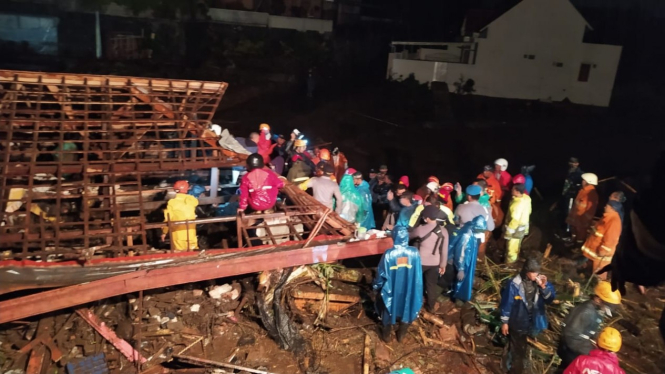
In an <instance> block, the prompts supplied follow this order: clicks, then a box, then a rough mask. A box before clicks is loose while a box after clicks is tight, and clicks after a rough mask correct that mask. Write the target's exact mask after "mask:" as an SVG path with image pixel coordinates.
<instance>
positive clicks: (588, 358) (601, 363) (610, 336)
mask: <svg viewBox="0 0 665 374" xmlns="http://www.w3.org/2000/svg"><path fill="white" fill-rule="evenodd" d="M621 343H622V339H621V333H620V332H619V330H617V329H615V328H614V327H605V328H604V329H603V331H601V332H600V335H599V336H598V342H597V343H596V345H598V348H596V349H593V350H592V351H591V352H589V354H588V355H583V356H579V357H577V358H576V359H575V361H573V362H572V363H571V364H570V365H569V366H568V367H567V368H566V370H565V371H564V372H563V374H593V373H602V374H625V371H623V369H621V367H620V366H619V357H617V354H616V353H617V352H619V350H620V349H621Z"/></svg>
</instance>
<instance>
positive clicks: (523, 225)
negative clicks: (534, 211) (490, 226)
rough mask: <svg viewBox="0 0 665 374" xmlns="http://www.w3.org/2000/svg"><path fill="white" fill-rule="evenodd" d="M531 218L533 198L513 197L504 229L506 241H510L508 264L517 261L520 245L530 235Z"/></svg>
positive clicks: (507, 255) (507, 254) (524, 195)
mask: <svg viewBox="0 0 665 374" xmlns="http://www.w3.org/2000/svg"><path fill="white" fill-rule="evenodd" d="M530 216H531V198H530V197H529V195H527V194H523V195H522V196H520V197H515V196H513V198H512V200H511V201H510V207H509V208H508V214H507V215H506V224H505V225H504V227H503V231H504V239H506V240H508V248H507V249H508V251H507V253H506V263H509V264H512V263H513V262H515V261H517V256H518V255H519V253H520V245H521V244H522V239H524V236H525V235H528V234H529V217H530Z"/></svg>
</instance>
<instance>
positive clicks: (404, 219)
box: [395, 204, 418, 227]
mask: <svg viewBox="0 0 665 374" xmlns="http://www.w3.org/2000/svg"><path fill="white" fill-rule="evenodd" d="M417 207H418V205H416V204H411V206H404V207H402V209H400V211H399V215H398V216H397V221H395V227H397V226H401V227H409V223H410V222H411V216H412V215H413V212H415V211H416V208H417Z"/></svg>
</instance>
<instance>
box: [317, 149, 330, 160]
mask: <svg viewBox="0 0 665 374" xmlns="http://www.w3.org/2000/svg"><path fill="white" fill-rule="evenodd" d="M319 158H320V159H322V160H326V161H330V151H329V150H327V149H325V148H322V149H321V151H320V152H319Z"/></svg>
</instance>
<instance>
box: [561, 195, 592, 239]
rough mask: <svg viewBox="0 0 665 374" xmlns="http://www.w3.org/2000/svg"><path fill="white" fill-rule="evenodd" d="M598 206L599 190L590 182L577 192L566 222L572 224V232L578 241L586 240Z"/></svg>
mask: <svg viewBox="0 0 665 374" xmlns="http://www.w3.org/2000/svg"><path fill="white" fill-rule="evenodd" d="M597 207H598V192H596V188H595V187H594V186H592V185H590V184H588V185H587V186H586V187H584V188H582V189H581V190H580V192H578V193H577V197H575V202H574V203H573V207H572V209H571V210H570V214H568V219H567V220H566V223H568V224H569V225H570V226H571V230H572V233H573V235H575V238H576V240H577V241H578V242H584V240H585V239H586V237H587V232H588V231H589V228H590V227H591V224H592V223H593V216H594V214H596V208H597Z"/></svg>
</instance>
